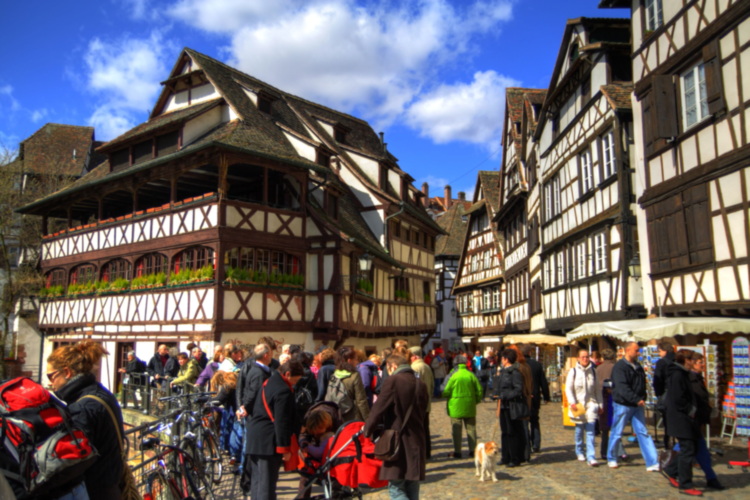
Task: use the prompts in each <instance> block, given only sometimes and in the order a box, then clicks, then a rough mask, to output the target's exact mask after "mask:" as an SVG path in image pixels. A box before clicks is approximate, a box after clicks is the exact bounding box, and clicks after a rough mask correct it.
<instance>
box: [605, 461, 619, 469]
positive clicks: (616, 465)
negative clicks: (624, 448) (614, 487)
mask: <svg viewBox="0 0 750 500" xmlns="http://www.w3.org/2000/svg"><path fill="white" fill-rule="evenodd" d="M619 466H620V464H618V463H617V462H607V467H609V468H610V469H616V468H618V467H619Z"/></svg>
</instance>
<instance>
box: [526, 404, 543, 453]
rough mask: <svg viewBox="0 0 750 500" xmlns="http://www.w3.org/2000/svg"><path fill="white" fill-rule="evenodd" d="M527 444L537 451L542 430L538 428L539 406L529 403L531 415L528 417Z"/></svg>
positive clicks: (540, 442)
mask: <svg viewBox="0 0 750 500" xmlns="http://www.w3.org/2000/svg"><path fill="white" fill-rule="evenodd" d="M529 444H530V445H531V449H532V450H534V451H538V450H539V448H541V447H542V431H541V429H540V428H539V406H537V405H535V404H532V405H531V416H530V417H529Z"/></svg>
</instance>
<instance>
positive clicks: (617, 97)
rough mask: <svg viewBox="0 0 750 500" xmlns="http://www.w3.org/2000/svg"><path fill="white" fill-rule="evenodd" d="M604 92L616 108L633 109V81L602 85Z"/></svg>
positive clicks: (613, 107)
mask: <svg viewBox="0 0 750 500" xmlns="http://www.w3.org/2000/svg"><path fill="white" fill-rule="evenodd" d="M600 88H601V91H602V94H603V95H604V97H605V98H606V99H607V102H609V105H610V106H611V107H612V109H614V110H623V109H633V102H632V100H631V97H632V95H633V84H632V83H611V84H609V85H602V86H601V87H600Z"/></svg>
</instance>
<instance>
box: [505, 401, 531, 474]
mask: <svg viewBox="0 0 750 500" xmlns="http://www.w3.org/2000/svg"><path fill="white" fill-rule="evenodd" d="M500 443H501V446H502V450H501V460H502V462H503V463H504V464H509V463H512V464H520V463H522V462H524V460H525V454H526V443H527V441H526V428H525V421H523V420H511V418H510V410H509V409H507V408H503V409H502V410H500Z"/></svg>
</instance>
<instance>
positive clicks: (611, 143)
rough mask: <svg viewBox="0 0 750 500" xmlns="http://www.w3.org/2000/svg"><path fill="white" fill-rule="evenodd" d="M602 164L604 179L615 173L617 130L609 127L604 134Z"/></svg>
mask: <svg viewBox="0 0 750 500" xmlns="http://www.w3.org/2000/svg"><path fill="white" fill-rule="evenodd" d="M602 165H603V174H604V179H609V178H610V177H611V176H613V175H615V171H616V165H615V131H614V130H613V129H609V130H608V131H607V132H605V133H604V135H603V136H602Z"/></svg>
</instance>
